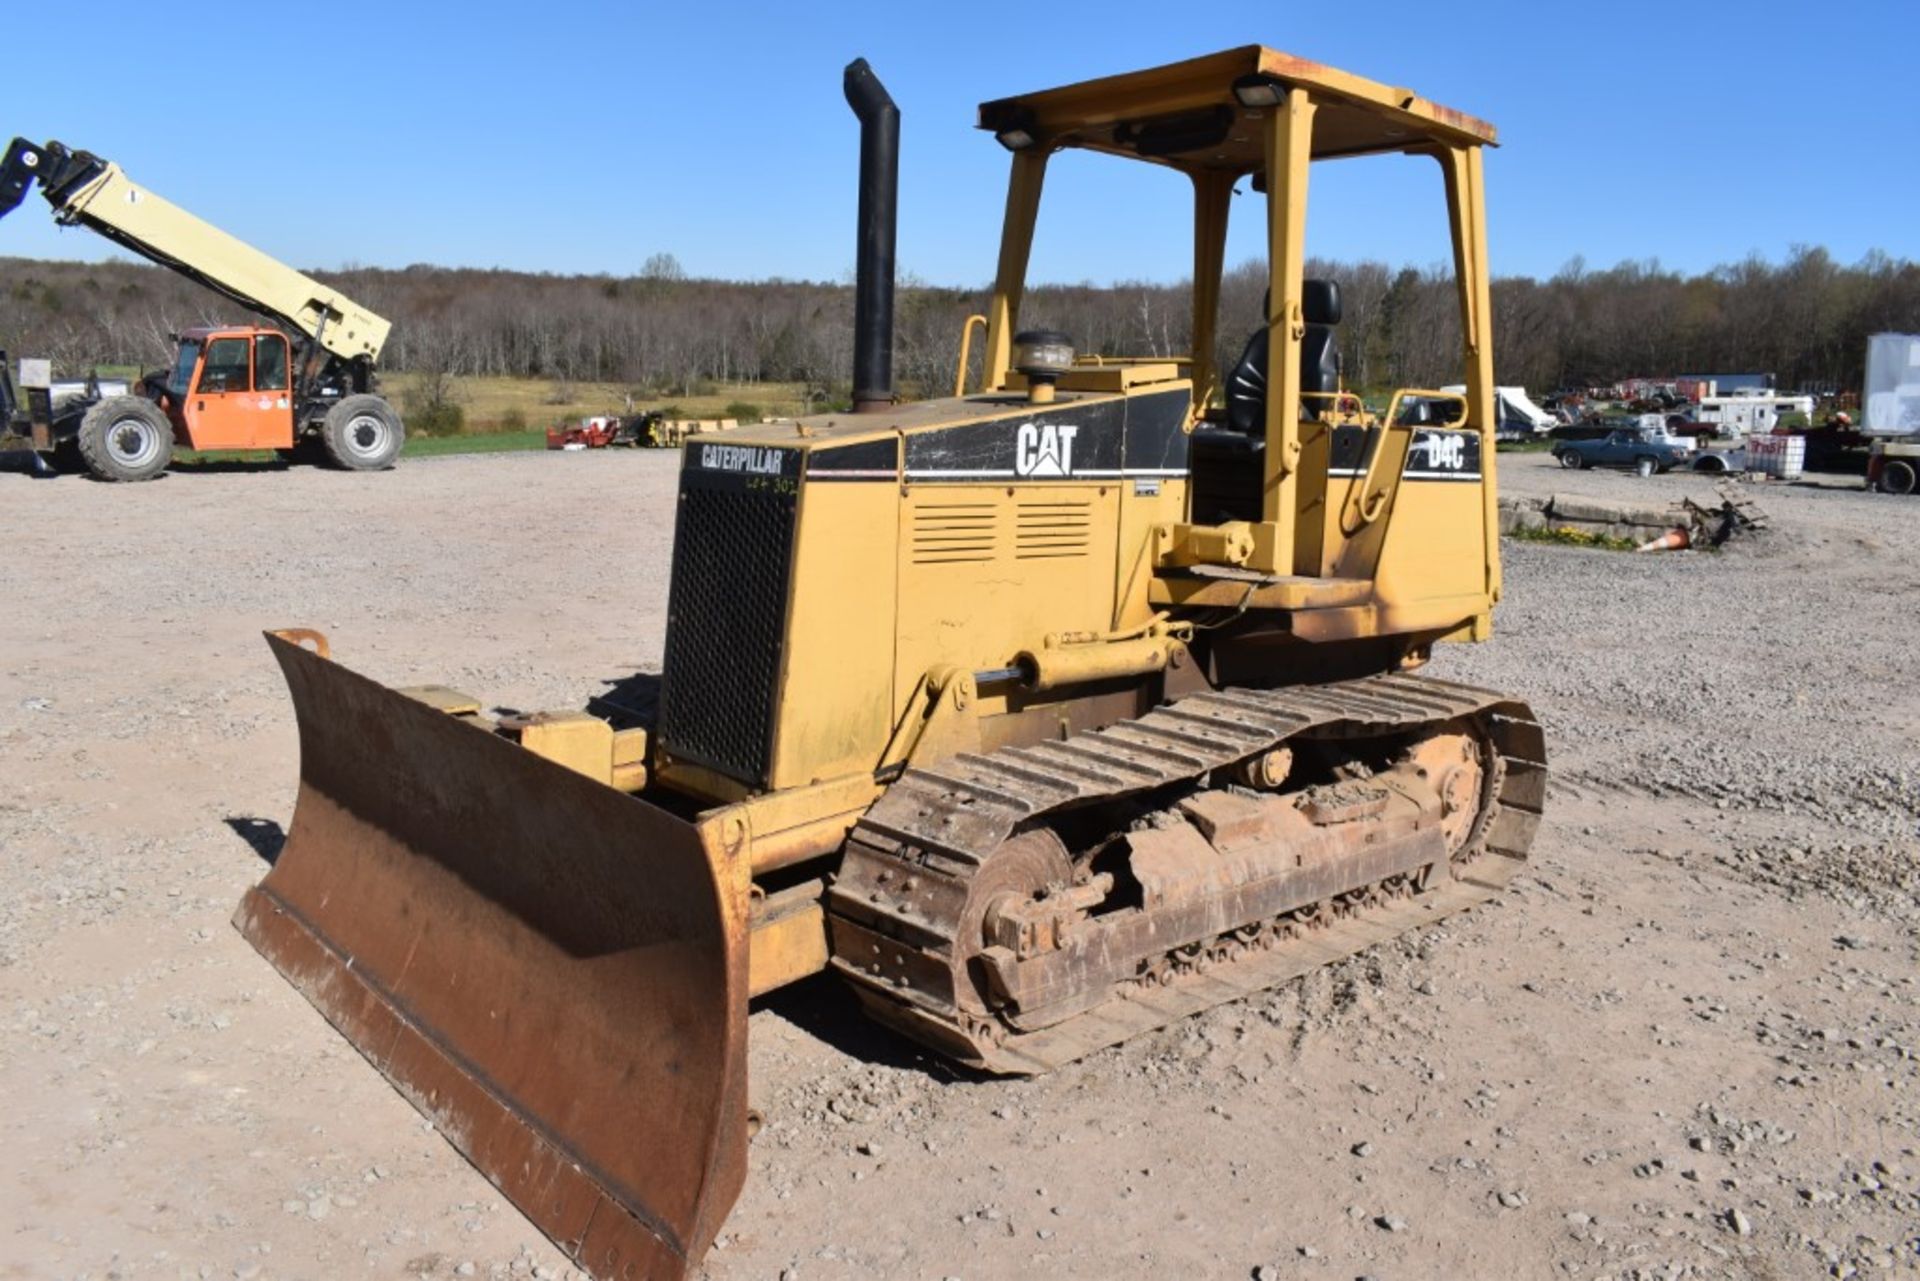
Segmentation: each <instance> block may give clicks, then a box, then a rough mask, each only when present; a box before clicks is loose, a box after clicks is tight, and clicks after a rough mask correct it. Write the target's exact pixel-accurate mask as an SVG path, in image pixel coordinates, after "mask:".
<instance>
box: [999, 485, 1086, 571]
mask: <svg viewBox="0 0 1920 1281" xmlns="http://www.w3.org/2000/svg"><path fill="white" fill-rule="evenodd" d="M1092 539H1093V504H1092V503H1090V502H1087V501H1085V500H1084V499H1083V500H1080V501H1077V502H1023V503H1021V504H1020V506H1019V508H1018V509H1017V511H1016V512H1015V515H1014V535H1013V554H1014V558H1015V559H1016V560H1057V559H1059V558H1061V557H1065V556H1084V555H1086V554H1087V548H1088V547H1089V546H1090V545H1091V543H1092Z"/></svg>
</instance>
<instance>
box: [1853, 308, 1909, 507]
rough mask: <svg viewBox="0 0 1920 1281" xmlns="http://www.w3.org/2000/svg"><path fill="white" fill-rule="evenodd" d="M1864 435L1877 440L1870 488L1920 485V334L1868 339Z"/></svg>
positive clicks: (1894, 490) (1904, 490) (1902, 489)
mask: <svg viewBox="0 0 1920 1281" xmlns="http://www.w3.org/2000/svg"><path fill="white" fill-rule="evenodd" d="M1860 404H1861V408H1862V409H1863V410H1864V414H1863V419H1864V421H1863V422H1862V423H1861V425H1860V431H1861V434H1862V435H1865V436H1868V437H1870V438H1871V440H1872V444H1871V449H1872V453H1871V454H1870V456H1869V457H1868V459H1867V486H1868V487H1869V488H1871V489H1877V490H1879V491H1880V492H1881V493H1883V494H1911V493H1913V492H1914V491H1915V489H1920V334H1875V335H1873V336H1872V337H1871V338H1869V339H1868V340H1867V385H1866V389H1865V394H1864V395H1862V396H1861V397H1860Z"/></svg>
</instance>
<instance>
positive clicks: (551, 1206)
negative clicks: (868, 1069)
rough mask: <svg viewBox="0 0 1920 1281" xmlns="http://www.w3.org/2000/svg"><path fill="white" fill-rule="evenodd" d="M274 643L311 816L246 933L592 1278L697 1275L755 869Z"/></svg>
mask: <svg viewBox="0 0 1920 1281" xmlns="http://www.w3.org/2000/svg"><path fill="white" fill-rule="evenodd" d="M268 641H269V643H270V644H271V645H272V647H273V651H274V656H275V657H276V658H278V659H279V662H280V667H281V670H282V672H283V673H284V674H285V675H286V679H287V685H288V688H289V690H290V691H291V693H292V695H293V704H294V711H295V714H296V715H297V717H298V718H299V726H300V795H299V800H298V802H297V804H296V807H295V810H294V815H293V826H292V831H291V832H290V833H289V835H288V837H287V841H286V845H285V848H284V849H283V850H282V852H281V854H280V857H279V859H278V860H277V861H276V862H275V863H274V865H273V868H272V870H271V871H270V872H268V874H267V876H266V878H265V879H264V880H263V881H262V882H261V883H260V885H259V886H258V887H256V888H254V889H252V890H249V891H248V892H247V895H246V897H245V899H244V900H242V902H241V904H240V908H239V911H238V912H237V913H236V914H235V917H234V924H235V926H236V927H237V928H238V929H239V930H240V932H241V933H242V934H244V935H245V936H246V938H247V940H248V941H249V942H251V943H252V944H253V945H254V947H255V948H257V949H259V951H260V953H261V954H262V955H263V956H265V957H266V958H267V959H268V960H269V961H271V962H272V963H273V965H274V967H275V968H277V969H278V970H279V971H280V972H281V973H282V974H283V975H285V976H286V977H287V978H288V980H290V981H291V982H292V983H293V985H294V986H295V987H297V988H299V989H300V991H301V992H302V993H303V994H305V996H306V997H307V999H308V1000H310V1001H312V1002H313V1004H314V1005H315V1006H316V1007H318V1008H319V1010H320V1012H321V1013H322V1014H324V1015H326V1017H327V1018H328V1019H329V1020H330V1021H332V1023H333V1024H334V1026H335V1027H337V1028H339V1029H340V1031H341V1032H343V1033H345V1034H346V1036H347V1039H349V1040H350V1041H352V1042H353V1044H354V1046H355V1047H356V1048H357V1049H359V1051H360V1052H361V1053H362V1054H364V1055H366V1057H367V1060H368V1061H369V1062H370V1063H372V1064H373V1065H374V1066H375V1067H377V1068H379V1069H380V1071H381V1072H382V1073H384V1074H385V1075H386V1077H387V1079H388V1080H389V1081H391V1082H392V1083H393V1084H394V1085H395V1086H396V1087H398V1089H399V1090H400V1092H401V1093H402V1094H404V1095H405V1096H406V1097H407V1098H408V1099H409V1100H411V1101H412V1103H413V1105H414V1106H415V1107H417V1108H419V1109H420V1111H421V1112H422V1113H424V1114H425V1115H426V1116H427V1117H428V1118H429V1119H431V1120H432V1122H433V1124H434V1125H435V1126H436V1128H438V1129H439V1130H440V1132H441V1133H442V1134H444V1135H445V1136H446V1137H447V1139H448V1140H449V1141H451V1142H452V1143H453V1145H454V1146H455V1147H456V1148H458V1149H459V1150H460V1152H461V1153H462V1154H464V1155H465V1156H466V1157H467V1159H468V1160H470V1161H472V1162H473V1164H474V1165H476V1166H477V1167H479V1169H480V1171H481V1172H482V1173H483V1174H485V1175H486V1176H487V1178H488V1179H490V1180H491V1181H492V1182H493V1183H494V1184H495V1185H496V1186H498V1187H499V1189H500V1190H501V1191H502V1192H503V1193H505V1194H506V1195H507V1196H508V1197H509V1198H510V1199H511V1200H512V1201H513V1203H514V1204H515V1205H517V1206H519V1207H520V1209H521V1210H522V1211H523V1212H525V1214H526V1215H527V1217H528V1218H530V1219H532V1220H533V1221H534V1223H535V1224H537V1225H538V1226H539V1227H540V1229H541V1230H542V1231H543V1232H545V1233H546V1234H547V1235H548V1236H549V1237H551V1238H552V1239H553V1241H554V1243H555V1244H556V1245H557V1246H559V1247H560V1249H561V1250H563V1251H564V1252H565V1253H566V1254H567V1255H568V1256H569V1257H571V1258H572V1259H573V1260H574V1261H575V1262H576V1264H577V1265H578V1266H580V1267H582V1268H584V1269H586V1270H587V1271H589V1272H590V1273H592V1274H593V1275H594V1276H595V1277H599V1278H609V1277H621V1278H677V1277H682V1276H684V1275H686V1274H687V1272H688V1271H689V1270H690V1269H691V1268H692V1267H693V1266H694V1265H695V1264H697V1263H698V1261H699V1259H700V1257H701V1256H702V1255H703V1254H704V1253H705V1252H706V1250H707V1247H708V1246H709V1245H710V1244H711V1243H712V1241H713V1237H714V1234H715V1233H716V1232H717V1231H718V1230H719V1227H720V1224H721V1223H722V1221H723V1220H724V1219H725V1218H726V1215H727V1212H728V1211H729V1210H730V1209H731V1208H732V1206H733V1202H734V1200H735V1198H736V1197H737V1196H738V1195H739V1192H740V1186H741V1183H742V1181H743V1180H744V1179H745V1176H746V1145H747V1125H748V1109H747V1097H746V1035H747V1027H746V1015H747V953H746V920H747V916H746V913H747V883H748V882H747V868H746V864H745V860H744V858H743V857H738V858H737V857H734V856H732V855H730V854H729V853H728V852H727V851H726V849H725V848H724V847H723V845H722V843H721V840H720V836H719V831H718V825H717V824H716V823H714V822H711V821H708V822H699V823H694V822H688V821H686V820H683V819H680V818H678V817H675V816H674V815H672V814H669V813H668V812H666V811H665V810H663V809H660V808H659V807H657V806H654V805H651V804H648V803H646V802H644V801H640V800H637V799H635V798H633V797H630V796H627V795H626V794H624V793H622V792H619V791H616V790H615V789H613V788H611V787H606V786H603V785H601V784H599V783H597V782H594V781H593V780H591V779H589V778H587V777H585V776H584V775H581V774H577V773H575V772H573V771H572V770H568V769H565V768H562V767H560V766H558V765H555V764H552V763H551V762H549V761H546V760H544V759H542V758H540V757H538V756H535V755H534V754H533V753H531V752H528V751H525V750H523V749H521V748H520V747H518V746H517V745H515V744H513V743H510V742H508V741H507V740H505V739H502V738H499V737H497V736H495V735H493V734H491V733H489V732H487V731H486V730H485V729H483V728H480V727H478V726H476V725H473V724H470V723H467V722H463V721H462V720H460V719H458V718H456V717H454V716H450V715H448V714H446V713H445V712H441V711H437V710H435V709H433V708H431V707H429V706H427V705H426V704H424V703H421V702H418V701H416V700H414V699H412V698H409V697H407V696H406V695H403V694H398V693H395V692H393V691H392V690H388V689H386V688H384V687H382V686H380V685H378V684H376V683H375V682H373V681H370V680H368V679H367V678H365V677H363V676H360V675H357V674H356V673H354V672H351V671H348V670H347V669H346V668H344V667H341V666H338V665H336V664H335V663H333V662H331V661H329V660H328V659H327V658H325V657H323V656H322V655H321V654H318V653H314V652H311V651H308V650H306V649H303V648H302V647H300V646H299V645H298V644H295V643H293V642H292V641H290V640H287V639H284V638H282V637H280V636H276V635H273V634H271V633H270V634H269V635H268Z"/></svg>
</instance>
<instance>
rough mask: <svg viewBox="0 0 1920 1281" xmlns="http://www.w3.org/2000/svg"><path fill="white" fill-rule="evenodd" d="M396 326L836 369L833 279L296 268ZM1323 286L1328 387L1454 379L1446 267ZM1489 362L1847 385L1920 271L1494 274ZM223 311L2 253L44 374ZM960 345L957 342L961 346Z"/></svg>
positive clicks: (1237, 303)
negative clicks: (1332, 383) (1338, 297)
mask: <svg viewBox="0 0 1920 1281" xmlns="http://www.w3.org/2000/svg"><path fill="white" fill-rule="evenodd" d="M316 274H317V275H319V276H320V277H321V278H322V279H324V280H326V281H328V282H329V283H331V284H334V285H336V286H338V287H339V288H341V289H343V290H345V291H346V292H347V293H348V294H349V295H351V296H352V297H354V298H356V299H358V300H359V301H361V302H363V303H365V304H366V305H367V306H369V307H372V308H373V309H374V310H375V311H378V312H380V313H381V314H383V315H385V316H387V317H388V318H390V319H391V320H393V321H394V324H395V330H394V339H393V342H392V343H391V345H390V346H389V348H388V351H387V355H386V359H385V364H386V366H387V367H388V368H391V369H396V370H412V371H416V372H442V373H449V374H455V375H461V376H467V377H518V378H544V379H553V380H557V381H576V380H577V381H597V382H618V383H622V384H626V385H629V386H632V387H635V388H641V389H646V390H648V391H652V392H657V393H659V394H662V395H679V394H686V393H689V392H690V391H693V390H696V389H697V388H699V387H700V386H702V385H704V384H708V383H757V382H763V381H764V382H776V383H797V384H803V385H806V386H808V387H811V388H816V389H818V391H819V394H820V395H821V396H823V397H830V396H833V395H836V394H838V393H839V392H840V391H842V390H844V385H845V383H846V381H847V379H848V377H849V376H850V366H851V363H852V355H851V328H852V313H853V299H852V290H851V289H850V288H849V287H848V286H846V285H842V284H824V283H811V282H804V281H782V280H769V281H759V282H734V281H719V280H687V279H681V278H679V277H678V274H677V271H675V270H674V269H673V265H672V263H671V261H670V260H664V261H662V262H660V263H656V264H655V271H654V272H653V274H650V275H646V276H638V277H613V276H551V275H533V274H527V273H522V272H508V271H479V270H469V269H451V268H441V267H409V268H407V269H405V270H402V271H387V270H375V269H356V270H349V271H341V272H320V273H316ZM1261 274H1262V273H1261V269H1260V267H1259V265H1258V264H1253V263H1249V264H1245V265H1243V266H1241V267H1239V268H1237V269H1235V270H1233V271H1231V272H1229V273H1228V279H1227V281H1226V282H1225V287H1224V289H1223V297H1222V324H1221V339H1220V349H1221V351H1220V354H1221V356H1222V358H1223V359H1226V358H1228V357H1230V356H1233V355H1237V354H1238V352H1239V349H1240V347H1241V345H1242V344H1243V343H1244V342H1245V340H1246V337H1247V335H1248V334H1250V333H1251V332H1252V331H1253V329H1254V327H1255V326H1256V325H1257V324H1258V323H1259V306H1260V294H1261V288H1262V283H1263V282H1262V279H1261ZM1309 274H1311V275H1324V276H1329V277H1331V278H1333V279H1335V280H1338V281H1339V282H1340V283H1341V286H1342V288H1343V291H1344V294H1345V307H1346V319H1345V323H1344V324H1343V325H1342V327H1341V329H1342V332H1341V347H1342V352H1343V355H1344V357H1345V361H1346V371H1347V380H1348V382H1349V383H1350V384H1352V385H1355V386H1361V387H1369V388H1375V387H1386V386H1415V385H1418V386H1431V385H1435V384H1439V383H1444V382H1449V381H1455V380H1457V378H1458V347H1457V339H1456V338H1455V334H1456V332H1457V325H1456V322H1455V318H1454V305H1455V304H1454V300H1453V286H1452V281H1451V277H1450V273H1447V272H1444V271H1437V270H1429V271H1416V270H1411V269H1408V270H1401V271H1394V270H1391V269H1389V268H1387V267H1385V266H1383V265H1381V264H1379V263H1373V262H1361V263H1314V264H1312V265H1311V266H1310V269H1309ZM1187 295H1188V289H1187V286H1186V285H1185V284H1184V283H1182V284H1177V285H1152V284H1117V285H1113V286H1109V287H1096V286H1092V285H1075V286H1046V287H1041V288H1036V289H1034V290H1032V291H1031V292H1030V293H1029V295H1028V299H1027V303H1026V306H1025V308H1024V314H1023V320H1024V321H1025V322H1026V323H1027V324H1029V325H1033V326H1046V327H1049V328H1057V329H1063V330H1065V331H1066V332H1067V333H1069V334H1071V335H1072V336H1073V337H1074V339H1075V341H1076V343H1077V344H1078V345H1079V347H1080V349H1081V350H1082V351H1086V352H1097V353H1101V354H1106V355H1123V354H1125V355H1166V354H1169V353H1176V352H1184V351H1185V350H1186V347H1187V345H1188V341H1189V335H1188V324H1187V314H1186V299H1187ZM1493 298H1494V315H1495V325H1496V330H1495V333H1496V346H1495V352H1494V360H1495V368H1496V371H1497V373H1498V377H1499V379H1500V381H1501V382H1503V383H1518V384H1523V385H1526V386H1529V387H1533V388H1536V389H1540V390H1547V389H1551V388H1554V387H1558V386H1562V385H1570V384H1582V383H1604V382H1611V381H1613V380H1615V379H1617V378H1622V377H1628V376H1632V375H1635V374H1653V375H1658V374H1672V373H1681V372H1690V371H1691V372H1698V371H1735V370H1768V371H1772V372H1773V373H1775V374H1777V375H1778V376H1779V380H1780V385H1781V386H1783V387H1796V386H1802V385H1835V386H1840V387H1855V386H1858V384H1859V381H1860V376H1861V361H1862V359H1863V354H1864V349H1865V341H1866V336H1867V335H1868V334H1870V333H1874V332H1878V331H1880V330H1887V329H1893V330H1920V265H1916V264H1915V263H1913V262H1911V261H1907V260H1904V259H1891V258H1887V257H1885V256H1884V255H1878V254H1875V255H1870V256H1868V257H1867V258H1866V259H1864V260H1862V261H1861V262H1859V263H1857V264H1854V265H1852V266H1841V265H1839V264H1837V263H1835V262H1834V261H1833V260H1832V259H1831V258H1830V257H1829V256H1828V254H1827V253H1826V251H1825V250H1823V249H1817V248H1815V249H1805V248H1803V249H1799V250H1797V251H1796V252H1795V253H1794V254H1793V255H1792V256H1791V257H1790V258H1789V259H1788V260H1787V261H1786V262H1784V263H1780V264H1772V263H1768V262H1765V261H1763V260H1760V259H1757V258H1752V259H1748V260H1746V261H1743V262H1739V263H1735V264H1732V265H1729V266H1725V267H1721V268H1718V269H1716V270H1714V271H1712V272H1709V273H1706V274H1704V275H1698V276H1682V275H1679V274H1676V273H1672V272H1663V271H1661V270H1659V268H1658V266H1657V265H1654V264H1645V265H1643V264H1635V263H1626V264H1622V265H1621V266H1618V267H1615V268H1612V269H1610V270H1607V271H1597V272H1588V271H1585V270H1583V269H1581V268H1580V267H1579V265H1578V264H1575V265H1574V266H1572V267H1570V268H1569V269H1567V270H1565V271H1563V272H1562V273H1561V274H1559V275H1557V276H1555V277H1553V278H1552V279H1550V280H1534V279H1531V278H1524V277H1520V278H1507V279H1502V280H1498V281H1496V282H1495V283H1494V286H1493ZM985 305H986V293H985V291H984V290H983V289H971V290H970V289H947V288H936V287H931V286H927V285H924V284H922V283H920V282H917V281H913V280H905V281H902V286H901V291H900V298H899V304H898V331H897V335H896V344H895V363H896V366H897V369H898V373H899V377H900V380H901V382H902V388H903V390H904V391H907V392H909V393H918V394H937V393H938V392H939V391H940V390H941V389H942V388H943V387H949V386H951V384H952V380H953V361H954V357H955V351H956V347H957V344H958V341H959V337H960V327H961V323H962V321H963V320H964V318H965V317H966V316H967V315H968V314H969V313H971V312H975V311H980V310H982V309H984V307H985ZM235 311H236V309H235V308H234V307H233V306H232V305H231V304H229V303H227V302H226V301H225V300H223V299H221V298H219V297H217V296H215V295H213V294H211V293H209V292H207V291H205V290H202V289H200V288H198V287H196V286H194V285H191V284H189V283H188V282H186V281H184V280H181V279H179V278H178V277H176V276H173V275H171V274H170V273H168V272H165V271H163V270H161V269H159V268H157V267H151V266H147V265H145V264H135V263H129V262H111V263H102V264H88V263H73V262H39V261H32V260H27V259H19V258H0V346H4V347H5V348H6V349H8V350H9V351H11V352H13V353H15V354H32V355H46V356H51V357H53V358H54V360H55V361H56V362H57V364H58V366H59V368H60V370H61V371H62V372H63V373H74V372H78V371H83V370H85V369H86V368H88V367H90V366H92V365H95V364H117V365H137V366H146V367H151V366H155V365H158V364H161V363H163V362H164V361H165V359H166V352H167V346H168V344H167V335H168V334H169V333H170V332H172V331H174V330H177V329H183V328H186V327H188V326H191V325H194V324H201V323H207V322H219V321H232V320H236V319H240V317H238V316H236V315H235ZM976 346H977V345H976Z"/></svg>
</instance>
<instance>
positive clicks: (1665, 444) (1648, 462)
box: [1553, 427, 1688, 476]
mask: <svg viewBox="0 0 1920 1281" xmlns="http://www.w3.org/2000/svg"><path fill="white" fill-rule="evenodd" d="M1687 453H1688V450H1687V447H1686V445H1684V444H1682V443H1681V442H1679V441H1676V440H1673V439H1671V438H1669V437H1666V436H1660V435H1655V434H1654V433H1652V432H1650V431H1645V430H1643V429H1641V428H1638V427H1621V428H1616V429H1615V430H1613V431H1610V432H1608V433H1607V434H1606V435H1604V436H1601V437H1598V438H1597V439H1594V440H1557V441H1555V442H1554V443H1553V456H1554V457H1555V458H1558V459H1559V460H1560V465H1561V466H1562V467H1567V468H1572V469H1575V470H1578V469H1579V468H1582V467H1631V468H1632V469H1633V470H1634V471H1636V472H1638V473H1639V474H1640V475H1642V476H1651V475H1653V474H1654V473H1655V472H1661V471H1668V470H1671V469H1672V468H1675V467H1685V466H1686V465H1687Z"/></svg>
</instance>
